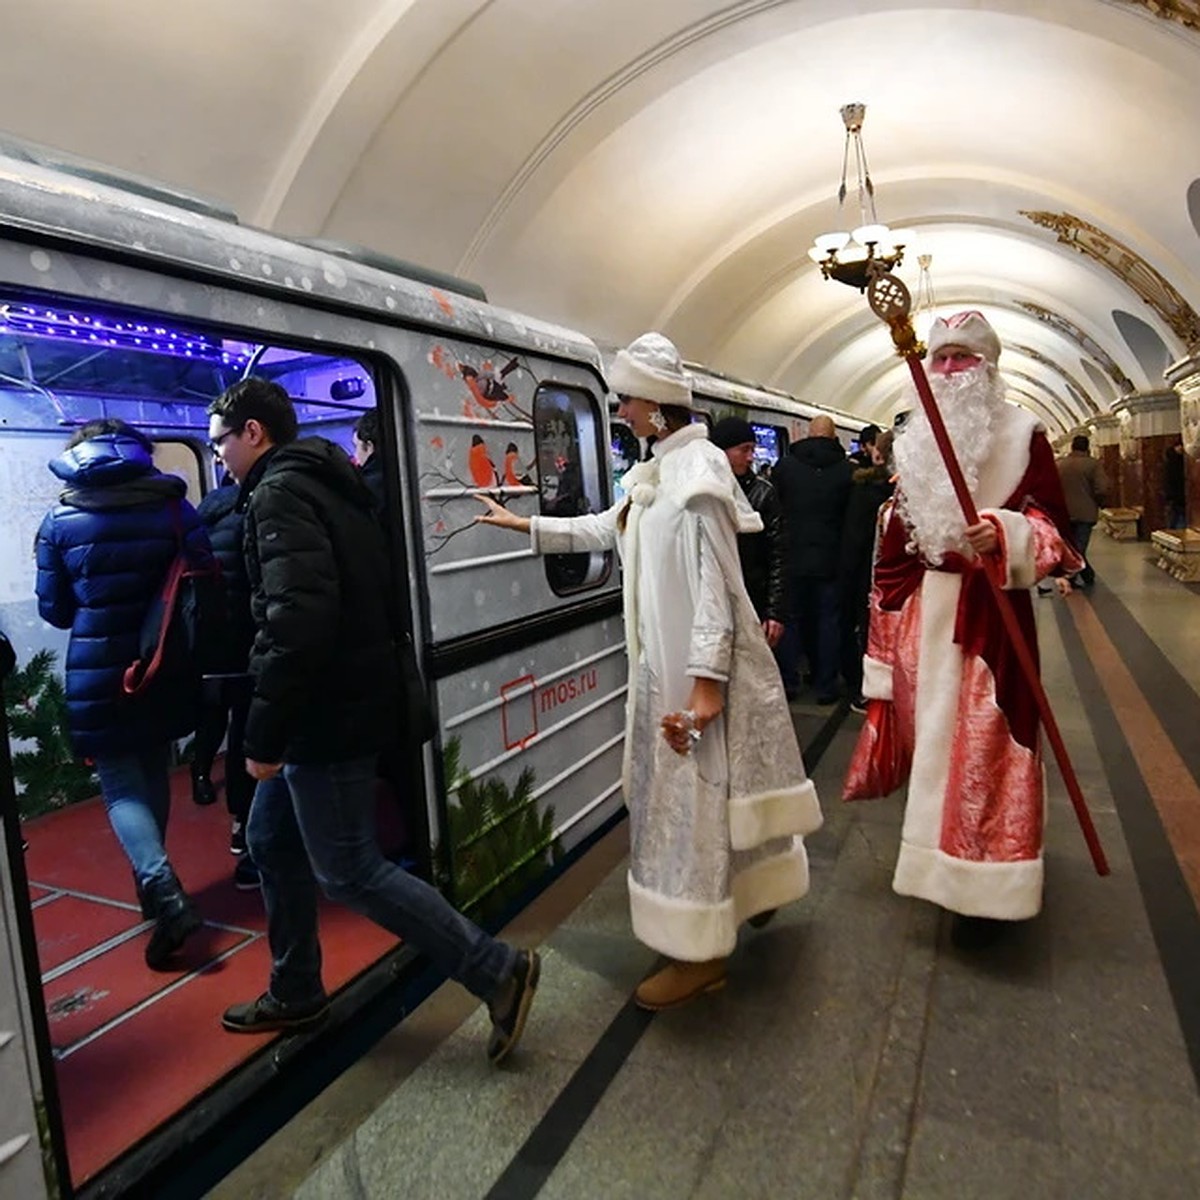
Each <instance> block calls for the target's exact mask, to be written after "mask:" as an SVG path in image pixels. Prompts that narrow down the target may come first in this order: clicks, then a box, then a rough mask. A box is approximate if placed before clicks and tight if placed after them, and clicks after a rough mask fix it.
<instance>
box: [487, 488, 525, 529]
mask: <svg viewBox="0 0 1200 1200" xmlns="http://www.w3.org/2000/svg"><path fill="white" fill-rule="evenodd" d="M479 499H480V500H481V501H483V503H484V504H486V505H487V512H485V513H480V514H479V515H478V516H477V517H476V518H475V520H476V521H477V522H478V523H479V524H480V525H498V526H499V527H500V528H501V529H515V530H516V531H517V532H518V533H528V532H529V518H528V517H518V516H517V514H516V513H511V512H509V511H508V509H507V508H505V507H504V505H503V504H497V503H496V501H495V500H493V499H492V498H491V496H480V497H479Z"/></svg>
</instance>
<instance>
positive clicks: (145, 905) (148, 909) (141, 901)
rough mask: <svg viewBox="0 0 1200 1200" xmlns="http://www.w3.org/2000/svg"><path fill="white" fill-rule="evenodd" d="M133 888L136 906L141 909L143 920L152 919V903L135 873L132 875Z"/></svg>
mask: <svg viewBox="0 0 1200 1200" xmlns="http://www.w3.org/2000/svg"><path fill="white" fill-rule="evenodd" d="M133 890H134V891H135V892H136V893H137V901H138V906H139V907H140V908H141V910H142V920H143V921H153V920H154V904H153V902H152V901H151V899H150V897H149V896H148V895H147V894H146V891H145V889H144V888H143V887H142V885H141V884H140V883H138V877H137V875H136V874H135V875H134V877H133Z"/></svg>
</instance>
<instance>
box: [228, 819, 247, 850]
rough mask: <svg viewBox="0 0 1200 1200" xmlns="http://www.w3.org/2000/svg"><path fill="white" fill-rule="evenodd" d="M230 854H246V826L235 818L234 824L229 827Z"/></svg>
mask: <svg viewBox="0 0 1200 1200" xmlns="http://www.w3.org/2000/svg"><path fill="white" fill-rule="evenodd" d="M229 853H230V854H245V853H246V826H245V824H244V823H243V822H242V821H239V820H238V819H237V817H234V818H233V824H232V825H231V826H230V827H229Z"/></svg>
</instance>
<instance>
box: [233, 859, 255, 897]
mask: <svg viewBox="0 0 1200 1200" xmlns="http://www.w3.org/2000/svg"><path fill="white" fill-rule="evenodd" d="M261 882H262V880H261V877H260V876H259V873H258V868H257V867H256V866H255V865H254V859H252V858H251V857H250V855H248V854H243V855H242V856H241V858H239V859H238V860H237V866H235V867H234V868H233V886H234V887H235V888H237V890H238V891H239V892H257V891H258V889H259V885H260V884H261Z"/></svg>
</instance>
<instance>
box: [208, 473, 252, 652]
mask: <svg viewBox="0 0 1200 1200" xmlns="http://www.w3.org/2000/svg"><path fill="white" fill-rule="evenodd" d="M239 490H240V489H239V488H238V486H237V484H236V483H231V484H227V485H226V486H224V487H219V488H213V490H212V491H211V492H209V493H208V494H207V495H206V496H205V497H204V499H203V500H201V501H200V503H199V505H197V507H196V515H197V516H198V517H199V518H200V521H201V523H202V524H203V525H204V527H205V529H206V530H207V531H208V540H209V542H210V543H211V544H212V550H213V554H215V555H216V557H217V561H218V562H219V563H220V564H221V583H222V585H223V586H224V588H225V600H226V605H227V615H228V618H229V620H228V624H227V630H228V638H229V645H228V646H227V647H226V651H227V654H226V656H225V661H226V663H227V665H228V669H229V670H231V671H244V670H245V669H246V662H247V660H248V659H249V657H250V645H251V643H252V642H253V641H254V619H253V618H252V617H251V615H250V583H249V581H248V580H247V578H246V558H245V550H244V542H245V531H244V529H243V526H244V523H245V517H244V515H243V514H242V513H241V512H239V511H238V508H237V499H238V492H239Z"/></svg>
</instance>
